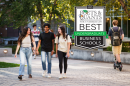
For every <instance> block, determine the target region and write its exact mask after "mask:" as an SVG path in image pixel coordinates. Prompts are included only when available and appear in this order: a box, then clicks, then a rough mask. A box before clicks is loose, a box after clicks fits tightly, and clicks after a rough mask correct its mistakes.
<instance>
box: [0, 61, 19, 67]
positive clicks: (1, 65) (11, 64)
mask: <svg viewBox="0 0 130 86" xmlns="http://www.w3.org/2000/svg"><path fill="white" fill-rule="evenodd" d="M19 66H20V64H15V63H7V62H0V68H9V67H19Z"/></svg>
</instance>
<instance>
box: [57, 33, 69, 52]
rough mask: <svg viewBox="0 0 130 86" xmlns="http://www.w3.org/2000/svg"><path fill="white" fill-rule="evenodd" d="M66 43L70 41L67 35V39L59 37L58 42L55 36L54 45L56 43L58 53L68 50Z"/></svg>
mask: <svg viewBox="0 0 130 86" xmlns="http://www.w3.org/2000/svg"><path fill="white" fill-rule="evenodd" d="M58 41H59V42H58ZM68 42H71V39H70V36H69V35H68V36H67V39H66V37H65V39H64V38H63V35H60V37H59V40H58V36H56V39H55V43H58V50H59V51H62V52H67V50H68V46H67V43H68Z"/></svg>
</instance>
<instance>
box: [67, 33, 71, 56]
mask: <svg viewBox="0 0 130 86" xmlns="http://www.w3.org/2000/svg"><path fill="white" fill-rule="evenodd" d="M67 40H68V42H67V57H70V54H69V51H70V43H71V39H70V36H69V35H68V38H67Z"/></svg>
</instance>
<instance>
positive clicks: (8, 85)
mask: <svg viewBox="0 0 130 86" xmlns="http://www.w3.org/2000/svg"><path fill="white" fill-rule="evenodd" d="M0 61H5V62H11V63H19V62H20V61H19V58H14V57H0ZM18 71H19V67H15V68H0V86H130V65H123V70H122V71H121V72H120V71H119V70H118V69H117V70H114V69H113V64H112V63H103V62H95V61H83V60H72V59H69V60H68V71H67V78H66V79H62V80H59V79H58V76H59V69H58V59H57V58H52V78H45V77H42V76H41V73H42V66H41V58H40V57H37V59H35V60H34V59H33V60H32V75H33V78H32V79H30V78H28V75H27V68H26V67H25V76H24V77H23V80H22V81H20V80H18V79H17V76H18Z"/></svg>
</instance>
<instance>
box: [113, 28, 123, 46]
mask: <svg viewBox="0 0 130 86" xmlns="http://www.w3.org/2000/svg"><path fill="white" fill-rule="evenodd" d="M111 30H112V36H111V45H112V46H119V45H121V38H120V27H119V28H118V32H114V30H113V27H112V28H111Z"/></svg>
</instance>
